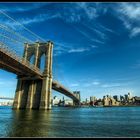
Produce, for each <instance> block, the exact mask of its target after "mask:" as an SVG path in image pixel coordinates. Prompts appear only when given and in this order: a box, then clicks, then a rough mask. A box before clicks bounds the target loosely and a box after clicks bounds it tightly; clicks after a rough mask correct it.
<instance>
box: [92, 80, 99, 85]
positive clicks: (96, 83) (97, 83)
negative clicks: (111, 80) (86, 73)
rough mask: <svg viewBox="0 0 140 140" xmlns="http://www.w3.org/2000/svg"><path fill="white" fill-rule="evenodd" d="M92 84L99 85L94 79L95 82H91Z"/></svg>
mask: <svg viewBox="0 0 140 140" xmlns="http://www.w3.org/2000/svg"><path fill="white" fill-rule="evenodd" d="M92 84H93V85H99V84H100V82H97V81H95V82H93V83H92Z"/></svg>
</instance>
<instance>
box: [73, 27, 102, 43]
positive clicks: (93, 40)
mask: <svg viewBox="0 0 140 140" xmlns="http://www.w3.org/2000/svg"><path fill="white" fill-rule="evenodd" d="M74 28H75V29H76V30H77V31H78V32H80V33H81V34H82V35H83V36H84V37H86V38H87V39H88V40H90V41H92V42H96V43H100V44H104V42H103V41H101V40H98V39H93V36H90V35H89V34H88V33H87V32H86V31H84V30H81V29H79V28H78V27H75V26H74Z"/></svg>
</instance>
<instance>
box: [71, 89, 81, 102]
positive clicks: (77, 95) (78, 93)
mask: <svg viewBox="0 0 140 140" xmlns="http://www.w3.org/2000/svg"><path fill="white" fill-rule="evenodd" d="M73 93H74V95H75V96H76V97H77V98H78V99H79V101H80V100H81V97H80V91H73Z"/></svg>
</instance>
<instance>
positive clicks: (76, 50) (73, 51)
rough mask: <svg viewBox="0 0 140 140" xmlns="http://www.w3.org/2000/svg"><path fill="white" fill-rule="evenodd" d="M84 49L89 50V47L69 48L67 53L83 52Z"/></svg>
mask: <svg viewBox="0 0 140 140" xmlns="http://www.w3.org/2000/svg"><path fill="white" fill-rule="evenodd" d="M85 51H89V49H87V48H77V49H70V50H68V53H77V52H85Z"/></svg>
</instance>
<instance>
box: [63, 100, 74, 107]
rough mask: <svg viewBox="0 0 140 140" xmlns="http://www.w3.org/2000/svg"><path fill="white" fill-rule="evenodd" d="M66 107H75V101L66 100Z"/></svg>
mask: <svg viewBox="0 0 140 140" xmlns="http://www.w3.org/2000/svg"><path fill="white" fill-rule="evenodd" d="M64 106H73V100H70V99H65V100H64Z"/></svg>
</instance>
